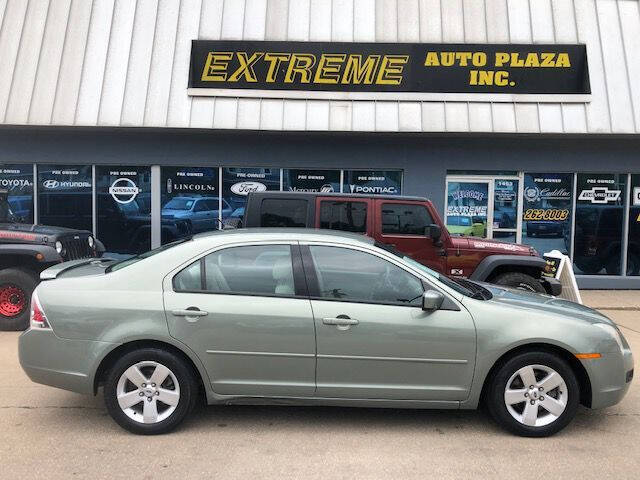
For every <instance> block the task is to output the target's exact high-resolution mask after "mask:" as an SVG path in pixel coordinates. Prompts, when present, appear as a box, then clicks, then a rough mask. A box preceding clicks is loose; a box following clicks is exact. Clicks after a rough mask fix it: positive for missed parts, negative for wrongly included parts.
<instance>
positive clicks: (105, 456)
mask: <svg viewBox="0 0 640 480" xmlns="http://www.w3.org/2000/svg"><path fill="white" fill-rule="evenodd" d="M606 313H607V314H608V315H609V316H611V317H612V318H614V319H615V320H616V322H617V323H618V324H619V325H621V327H622V330H623V332H624V334H625V336H626V337H627V339H628V340H629V342H630V343H631V346H632V348H633V350H634V352H635V354H636V355H635V360H636V372H637V371H638V364H639V362H638V359H639V358H640V312H638V311H609V312H606ZM17 338H18V334H17V333H6V332H2V333H0V365H1V366H2V367H1V368H0V461H1V463H0V468H1V471H0V478H3V479H14V478H21V479H22V478H47V479H54V478H66V479H68V478H93V479H96V478H129V479H132V478H136V479H146V478H165V477H166V478H169V477H171V478H176V477H178V478H185V479H186V478H205V477H208V478H224V479H232V478H243V479H246V478H260V479H263V478H304V479H312V478H323V479H326V478H367V479H371V478H394V479H405V478H421V479H425V478H427V479H428V478H452V479H454V478H455V479H459V478H496V477H505V478H507V477H508V478H532V477H533V478H580V479H587V478H598V479H602V478H616V479H620V478H638V475H639V474H638V471H640V387H639V386H638V380H637V379H636V380H635V382H634V384H633V385H632V387H631V390H630V392H629V393H628V394H627V396H626V398H625V399H624V400H623V402H622V403H621V404H619V405H616V406H615V407H612V408H609V409H606V410H601V411H590V410H588V409H585V408H582V407H581V408H580V410H579V412H578V415H577V417H576V419H575V420H574V422H573V423H572V424H571V425H570V426H569V427H568V428H566V429H565V430H564V431H562V432H561V433H560V434H558V435H556V436H554V437H552V438H547V439H525V438H518V437H514V436H511V435H509V434H507V433H504V432H503V431H502V430H500V429H498V428H497V427H496V426H495V425H494V424H492V423H491V421H490V420H489V419H488V418H487V417H486V415H485V414H484V413H483V412H462V411H456V412H452V411H415V410H385V409H380V410H378V409H349V408H307V407H304V408H302V407H250V406H246V407H245V406H242V407H240V406H234V407H201V408H199V409H198V410H197V411H196V412H194V414H193V415H192V416H191V418H190V419H189V420H188V421H187V422H186V424H185V425H184V426H183V427H182V428H180V430H178V431H176V432H175V433H173V434H169V435H165V436H159V437H139V436H135V435H132V434H129V433H127V432H125V431H124V430H121V429H120V427H118V426H117V425H116V424H115V423H114V422H113V421H112V420H111V418H110V417H109V416H108V415H107V412H106V410H105V408H104V406H103V399H102V396H101V395H99V396H98V397H95V398H93V397H85V396H82V395H77V394H73V393H69V392H65V391H62V390H57V389H54V388H49V387H45V386H40V385H36V384H33V383H31V382H30V381H29V379H28V378H27V377H26V375H24V373H23V372H22V370H21V369H20V366H19V364H18V359H17Z"/></svg>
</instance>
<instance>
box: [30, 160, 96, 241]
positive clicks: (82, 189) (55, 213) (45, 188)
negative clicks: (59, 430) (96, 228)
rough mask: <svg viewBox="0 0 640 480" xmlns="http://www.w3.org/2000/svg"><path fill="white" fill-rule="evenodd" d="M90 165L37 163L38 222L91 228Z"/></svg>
mask: <svg viewBox="0 0 640 480" xmlns="http://www.w3.org/2000/svg"><path fill="white" fill-rule="evenodd" d="M92 187H93V184H92V179H91V166H90V165H84V166H78V165H39V166H38V223H41V224H43V225H55V226H58V227H68V228H74V229H78V230H89V231H91V230H92V229H93V222H92V210H91V204H92V201H91V196H92V191H93V188H92Z"/></svg>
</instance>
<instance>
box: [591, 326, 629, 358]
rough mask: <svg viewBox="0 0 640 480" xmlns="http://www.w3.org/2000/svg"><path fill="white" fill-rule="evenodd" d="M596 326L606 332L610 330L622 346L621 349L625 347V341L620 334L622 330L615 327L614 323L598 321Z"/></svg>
mask: <svg viewBox="0 0 640 480" xmlns="http://www.w3.org/2000/svg"><path fill="white" fill-rule="evenodd" d="M594 326H595V327H598V328H601V329H602V330H604V331H605V332H608V333H609V335H610V336H611V337H613V339H614V340H615V341H616V343H617V344H618V347H620V351H623V350H624V349H625V346H624V342H623V341H622V335H620V331H619V330H618V329H617V328H616V327H614V326H613V325H609V324H608V323H596V324H594Z"/></svg>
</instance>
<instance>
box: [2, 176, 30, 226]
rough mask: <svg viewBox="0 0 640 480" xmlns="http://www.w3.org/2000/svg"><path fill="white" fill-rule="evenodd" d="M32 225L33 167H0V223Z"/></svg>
mask: <svg viewBox="0 0 640 480" xmlns="http://www.w3.org/2000/svg"><path fill="white" fill-rule="evenodd" d="M1 222H18V223H33V165H0V223H1Z"/></svg>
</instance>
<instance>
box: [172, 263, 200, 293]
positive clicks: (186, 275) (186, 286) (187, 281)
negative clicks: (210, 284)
mask: <svg viewBox="0 0 640 480" xmlns="http://www.w3.org/2000/svg"><path fill="white" fill-rule="evenodd" d="M200 264H201V262H200V260H198V261H197V262H194V263H192V264H191V265H189V266H188V267H187V268H185V269H184V270H182V271H181V272H180V273H178V274H177V275H176V276H175V277H173V288H174V290H175V291H176V292H181V291H182V292H184V291H187V292H188V291H192V292H193V291H198V290H202V277H201V275H200Z"/></svg>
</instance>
